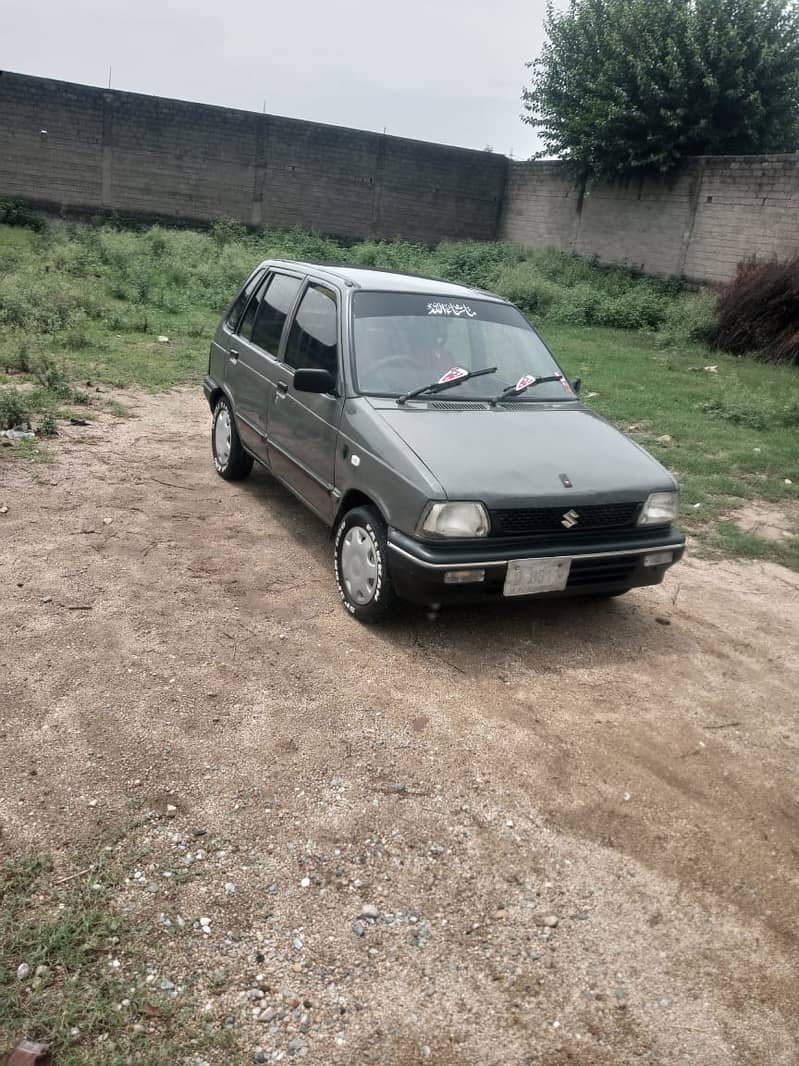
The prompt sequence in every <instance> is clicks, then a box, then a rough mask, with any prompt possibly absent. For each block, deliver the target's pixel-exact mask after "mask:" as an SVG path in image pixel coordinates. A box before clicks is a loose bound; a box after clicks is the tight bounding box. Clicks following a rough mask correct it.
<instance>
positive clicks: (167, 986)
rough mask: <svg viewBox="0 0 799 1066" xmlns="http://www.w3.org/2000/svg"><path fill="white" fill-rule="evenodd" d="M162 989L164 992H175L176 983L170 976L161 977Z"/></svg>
mask: <svg viewBox="0 0 799 1066" xmlns="http://www.w3.org/2000/svg"><path fill="white" fill-rule="evenodd" d="M160 987H161V991H162V992H174V990H175V985H174V983H173V982H172V981H170V980H169V978H168V977H162V978H161V986H160Z"/></svg>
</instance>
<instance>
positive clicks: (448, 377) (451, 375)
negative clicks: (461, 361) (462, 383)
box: [438, 366, 469, 385]
mask: <svg viewBox="0 0 799 1066" xmlns="http://www.w3.org/2000/svg"><path fill="white" fill-rule="evenodd" d="M468 376H469V371H468V370H464V369H463V367H462V366H453V367H452V368H451V369H450V370H448V371H447V372H446V374H444V376H443V377H440V378H439V379H438V384H439V385H443V384H444V382H445V381H457V380H458V379H459V378H466V377H468Z"/></svg>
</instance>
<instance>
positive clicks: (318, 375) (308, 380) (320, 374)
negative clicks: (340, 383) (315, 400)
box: [294, 367, 336, 392]
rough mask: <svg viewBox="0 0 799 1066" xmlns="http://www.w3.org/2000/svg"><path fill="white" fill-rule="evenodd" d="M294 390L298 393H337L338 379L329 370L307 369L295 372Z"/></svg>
mask: <svg viewBox="0 0 799 1066" xmlns="http://www.w3.org/2000/svg"><path fill="white" fill-rule="evenodd" d="M294 388H295V389H296V390H297V392H335V391H336V379H335V378H334V377H333V375H332V374H331V373H330V371H329V370H321V369H319V368H317V367H306V368H305V369H303V370H295V371H294Z"/></svg>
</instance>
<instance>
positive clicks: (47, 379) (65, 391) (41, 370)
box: [33, 355, 72, 400]
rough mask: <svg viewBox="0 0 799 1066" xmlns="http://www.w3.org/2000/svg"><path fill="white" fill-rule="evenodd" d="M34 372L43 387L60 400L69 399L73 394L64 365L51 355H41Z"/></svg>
mask: <svg viewBox="0 0 799 1066" xmlns="http://www.w3.org/2000/svg"><path fill="white" fill-rule="evenodd" d="M33 373H34V375H35V377H36V380H37V381H38V382H39V384H40V385H41V386H42V388H44V389H46V390H47V391H48V392H50V393H52V395H53V396H56V397H58V399H59V400H68V399H69V398H70V396H71V395H72V389H71V388H70V385H69V381H68V380H67V376H66V374H65V373H64V369H63V367H61V366H59V365H58V363H56V362H55V361H54V360H53V359H51V358H50V356H47V355H42V356H40V357H39V359H38V360H37V362H36V365H35V366H34V368H33Z"/></svg>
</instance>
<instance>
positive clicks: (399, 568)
mask: <svg viewBox="0 0 799 1066" xmlns="http://www.w3.org/2000/svg"><path fill="white" fill-rule="evenodd" d="M388 548H389V570H390V573H391V579H392V581H393V583H394V588H395V589H396V591H397V594H398V595H399V596H402V597H403V599H407V600H411V601H412V602H414V603H423V604H437V603H472V602H481V601H487V600H494V601H496V600H502V599H504V598H505V597H504V596H503V588H504V585H505V577H506V574H507V570H508V563H509V562H510V561H511V560H513V559H546V558H552V557H558V558H563V557H567V558H569V559H571V570H570V573H569V579H568V583H567V585H566V588H565V589H564V590H563V591H562V592H547V593H538V594H536V596H535V597H533V596H529V597H513V599H519V598H524V599H532V598H538V599H543V598H549V597H562V596H585V595H596V594H607V593H612V592H620V591H623V590H625V589H630V588H636V587H638V586H641V585H657V584H659V583H660V582H661V581H662V580H663V575H664V574H665V572H666V571H667V570H668V569H669V567H670V566H673V565H674V563H676V562H678V561H679V560H680V559H681V558H682V555H683V553H684V551H685V537H684V536H683V535H682V533H680V532H678V531H677V530H676V529H672V528H667V529H658V530H655V531H651V530H650V531H646V532H644V533H641V534H640V535H638V536H633V537H625V538H623V539H622V538H618V537H616V538H614V539H611V540H597V541H594V542H592V543H590V544H583V543H581V544H580V545H579V546H576V545H575V546H564V545H563V543H562V542H559V543H557V544H542V543H540V542H538V543H535V544H531V543H530V542H529V541H528V542H527V543H513V544H508V542H507V541H503V543H502V544H492V543H491V540H490V539H487V540H486V541H483V542H482V543H480V544H468V545H465V544H463V543H461V544H459V545H452V544H429V543H423V542H422V541H418V540H416V539H415V538H413V537H409V536H408V535H407V534H405V533H400V531H399V530H397V529H389V531H388ZM659 551H670V552H671V553H672V559H671V561H670V562H668V563H666V564H665V565H660V566H644V562H643V560H644V556H645V555H649V554H651V553H653V552H659ZM471 569H474V570H485V580H483V581H481V582H479V583H474V584H465V585H451V584H447V583H446V582H445V581H444V575H445V574H446V573H447V571H449V570H471Z"/></svg>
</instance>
